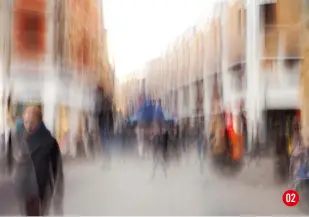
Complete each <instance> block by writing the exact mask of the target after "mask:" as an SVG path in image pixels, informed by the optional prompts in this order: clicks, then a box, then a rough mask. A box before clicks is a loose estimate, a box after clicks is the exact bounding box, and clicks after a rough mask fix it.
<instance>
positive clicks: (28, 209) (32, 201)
mask: <svg viewBox="0 0 309 217" xmlns="http://www.w3.org/2000/svg"><path fill="white" fill-rule="evenodd" d="M25 215H26V216H42V215H43V212H42V207H41V201H40V198H39V197H32V198H29V199H27V200H26V201H25Z"/></svg>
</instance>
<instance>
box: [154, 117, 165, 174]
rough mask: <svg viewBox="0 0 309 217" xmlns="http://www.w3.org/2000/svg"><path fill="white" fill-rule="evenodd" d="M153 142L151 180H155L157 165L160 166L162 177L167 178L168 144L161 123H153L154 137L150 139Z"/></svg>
mask: <svg viewBox="0 0 309 217" xmlns="http://www.w3.org/2000/svg"><path fill="white" fill-rule="evenodd" d="M152 142H153V149H154V150H153V171H152V179H154V178H155V175H156V170H157V167H158V166H159V165H161V166H162V169H163V172H164V176H165V178H167V165H166V160H167V159H166V158H167V143H168V133H167V131H165V132H164V131H163V128H162V123H161V122H155V123H154V135H153V138H152Z"/></svg>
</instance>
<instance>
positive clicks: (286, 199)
mask: <svg viewBox="0 0 309 217" xmlns="http://www.w3.org/2000/svg"><path fill="white" fill-rule="evenodd" d="M282 201H283V203H284V204H285V205H286V206H296V205H297V204H298V202H299V195H298V193H297V191H295V190H287V191H286V192H284V193H283V195H282Z"/></svg>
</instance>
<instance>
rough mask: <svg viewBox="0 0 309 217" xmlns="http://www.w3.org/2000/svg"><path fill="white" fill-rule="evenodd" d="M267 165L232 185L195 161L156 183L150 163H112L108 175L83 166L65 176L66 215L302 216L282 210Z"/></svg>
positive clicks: (278, 188) (247, 171)
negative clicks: (203, 170) (200, 169)
mask: <svg viewBox="0 0 309 217" xmlns="http://www.w3.org/2000/svg"><path fill="white" fill-rule="evenodd" d="M268 164H270V162H267V161H265V162H264V161H263V162H261V164H260V166H261V167H260V168H258V166H256V165H254V164H252V165H251V166H248V167H247V168H245V169H244V171H243V172H242V173H241V174H240V175H239V176H238V177H236V178H234V179H233V180H228V179H222V178H219V177H218V176H216V175H214V174H213V173H212V171H211V169H209V168H207V169H206V171H205V173H204V174H200V172H199V167H198V163H197V162H196V161H195V160H194V158H192V159H191V160H189V161H184V162H183V163H182V165H180V166H177V165H172V166H171V167H170V168H169V170H168V177H167V179H165V178H164V175H163V171H162V170H159V171H158V173H157V176H156V177H155V179H154V180H151V178H150V177H151V168H152V163H151V161H139V160H136V159H135V160H134V159H131V160H128V161H126V162H122V161H120V160H114V162H113V164H112V167H111V170H108V171H103V170H102V169H101V164H100V163H94V164H92V165H90V164H85V165H83V166H80V167H79V169H73V168H72V169H71V170H68V171H67V174H66V175H67V189H66V190H67V194H66V205H65V212H66V214H68V215H70V214H73V215H245V214H248V215H249V214H250V215H274V214H277V215H279V214H281V215H295V214H300V212H299V210H298V209H297V208H287V207H285V206H284V205H283V203H282V201H281V196H282V193H283V191H284V190H285V187H284V186H276V185H274V183H273V181H272V180H273V179H272V176H271V174H270V173H269V172H267V171H268V170H270V167H269V165H268ZM265 166H267V168H265ZM262 167H264V169H262ZM265 169H266V172H265ZM253 170H254V171H253ZM262 171H264V173H263V172H262ZM262 174H264V175H262ZM254 177H256V180H257V181H256V180H254ZM267 179H268V180H267ZM258 180H261V181H262V182H261V181H258ZM254 181H255V182H254ZM268 183H270V184H268Z"/></svg>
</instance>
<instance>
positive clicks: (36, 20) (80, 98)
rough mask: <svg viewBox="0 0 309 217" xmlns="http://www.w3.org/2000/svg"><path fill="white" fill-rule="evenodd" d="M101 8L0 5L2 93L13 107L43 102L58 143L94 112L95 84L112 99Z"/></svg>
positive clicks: (29, 2) (74, 3) (34, 0)
mask: <svg viewBox="0 0 309 217" xmlns="http://www.w3.org/2000/svg"><path fill="white" fill-rule="evenodd" d="M102 4H103V3H102V1H96V0H90V1H79V0H68V1H61V0H55V1H46V0H39V1H38V0H13V1H6V0H4V1H1V7H0V10H1V13H0V14H1V15H0V16H1V18H4V19H1V23H2V22H3V24H5V25H1V27H0V28H1V30H5V31H1V33H0V45H1V47H0V53H1V56H0V60H1V61H0V62H1V64H0V68H1V78H2V77H4V78H3V79H2V80H5V82H4V83H5V84H7V86H5V85H1V87H3V89H5V90H4V91H1V95H6V96H7V95H10V96H11V98H12V103H13V104H14V105H15V107H16V108H17V107H19V105H21V104H27V103H34V102H35V103H40V104H42V105H43V116H44V121H45V124H46V126H47V127H48V129H49V130H50V131H51V132H52V133H54V134H55V135H56V136H57V138H58V140H59V141H60V140H62V138H63V137H64V135H65V134H67V133H68V131H70V134H71V135H75V134H76V133H77V131H78V129H76V128H78V126H80V125H82V124H79V123H80V122H83V121H81V119H83V118H82V117H84V116H85V115H82V114H85V113H87V114H88V113H93V111H94V107H95V99H96V89H97V86H101V87H102V88H103V89H104V94H105V95H106V96H107V97H108V98H111V101H113V92H114V75H113V73H114V68H113V65H112V64H111V62H110V61H109V57H108V51H107V50H108V49H107V32H106V29H105V28H104V20H103V14H102V12H103V10H102V7H103V5H102ZM2 12H3V13H2ZM3 92H4V93H3ZM2 98H5V97H2ZM4 101H5V100H4ZM17 110H18V109H15V112H14V111H13V113H14V114H13V115H14V116H16V115H20V114H17V113H18V112H17ZM4 122H5V121H4ZM72 137H73V136H72ZM71 140H72V141H73V140H74V139H73V138H72V139H71Z"/></svg>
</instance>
